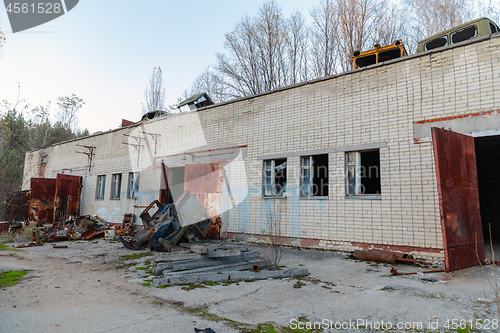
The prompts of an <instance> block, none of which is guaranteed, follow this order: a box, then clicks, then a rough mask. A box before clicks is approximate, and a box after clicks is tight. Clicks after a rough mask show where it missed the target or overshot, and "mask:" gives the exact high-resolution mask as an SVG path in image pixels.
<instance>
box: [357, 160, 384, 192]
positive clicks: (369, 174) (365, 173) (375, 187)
mask: <svg viewBox="0 0 500 333" xmlns="http://www.w3.org/2000/svg"><path fill="white" fill-rule="evenodd" d="M360 155H361V187H362V188H364V193H363V194H380V153H379V151H378V150H376V151H367V152H361V154H360Z"/></svg>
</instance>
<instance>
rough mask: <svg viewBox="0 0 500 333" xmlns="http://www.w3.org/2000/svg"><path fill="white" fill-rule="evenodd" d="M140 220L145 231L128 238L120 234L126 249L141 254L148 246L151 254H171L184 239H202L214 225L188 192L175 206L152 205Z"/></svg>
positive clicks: (145, 210)
mask: <svg viewBox="0 0 500 333" xmlns="http://www.w3.org/2000/svg"><path fill="white" fill-rule="evenodd" d="M155 207H156V210H155V212H154V213H153V214H151V212H152V211H153V210H154V209H155ZM140 217H141V220H142V224H143V226H144V230H140V231H138V232H137V233H135V234H134V235H131V236H128V237H127V236H125V235H121V234H120V233H118V239H119V240H120V241H121V242H122V244H123V246H125V247H126V248H129V249H134V250H139V249H141V248H143V247H145V246H146V245H147V244H149V246H150V247H151V249H152V250H155V251H162V252H169V251H170V250H171V249H172V247H173V246H175V245H176V244H177V243H179V242H180V241H181V240H182V239H185V240H186V241H188V242H191V241H193V240H197V239H198V238H201V237H202V236H204V235H205V233H206V232H207V230H208V229H209V228H210V225H211V224H212V220H211V219H210V216H209V214H208V213H207V211H206V209H205V207H203V205H202V204H201V202H200V201H199V200H198V199H197V198H196V197H195V196H194V195H192V194H191V193H190V192H189V191H184V192H183V193H182V194H181V196H180V197H179V198H178V199H177V200H176V202H175V203H173V204H168V205H167V204H163V203H161V202H159V201H158V200H155V201H153V202H151V204H149V206H148V207H146V209H144V211H143V212H142V213H141V215H140Z"/></svg>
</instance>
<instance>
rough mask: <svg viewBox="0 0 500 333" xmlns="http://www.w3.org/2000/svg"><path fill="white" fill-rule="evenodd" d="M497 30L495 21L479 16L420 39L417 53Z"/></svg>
mask: <svg viewBox="0 0 500 333" xmlns="http://www.w3.org/2000/svg"><path fill="white" fill-rule="evenodd" d="M499 31H500V28H499V27H498V25H496V23H494V22H493V21H491V20H490V19H488V18H486V17H481V18H478V19H476V20H473V21H470V22H467V23H464V24H461V25H459V26H458V27H455V28H452V29H449V30H446V31H443V32H440V33H438V34H435V35H433V36H430V37H427V38H425V39H422V40H421V41H419V42H418V45H417V53H418V52H424V51H428V50H432V49H436V48H438V47H442V46H446V45H451V44H456V43H459V42H463V41H465V40H469V39H473V38H477V37H481V36H487V35H491V34H494V33H496V32H499Z"/></svg>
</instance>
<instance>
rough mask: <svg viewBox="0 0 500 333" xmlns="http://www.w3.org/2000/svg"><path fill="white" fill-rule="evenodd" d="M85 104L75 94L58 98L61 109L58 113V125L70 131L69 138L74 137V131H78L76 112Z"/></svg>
mask: <svg viewBox="0 0 500 333" xmlns="http://www.w3.org/2000/svg"><path fill="white" fill-rule="evenodd" d="M84 104H85V102H84V101H83V100H82V99H81V98H79V97H78V96H76V95H75V94H71V96H69V97H68V96H60V97H58V98H57V106H59V111H58V112H57V113H56V126H60V127H62V128H63V129H64V130H66V131H67V132H68V133H69V135H70V137H68V138H67V139H72V138H73V137H74V135H73V133H76V131H77V129H78V115H77V114H76V113H77V112H78V110H80V109H81V108H82V107H83V105H84Z"/></svg>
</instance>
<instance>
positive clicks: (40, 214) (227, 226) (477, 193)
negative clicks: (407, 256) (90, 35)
mask: <svg viewBox="0 0 500 333" xmlns="http://www.w3.org/2000/svg"><path fill="white" fill-rule="evenodd" d="M499 86H500V33H497V34H493V35H490V36H485V37H480V38H476V39H473V40H469V41H465V42H461V43H458V44H453V45H448V46H444V47H441V48H436V49H433V50H430V51H425V52H420V53H417V54H414V55H409V56H402V57H400V58H397V59H394V60H391V61H387V62H380V63H376V64H373V65H370V66H365V67H362V68H358V69H355V70H351V71H348V72H345V73H342V74H338V75H333V76H329V77H324V78H320V79H316V80H313V81H309V82H306V83H302V84H298V85H295V86H290V87H286V88H282V89H278V90H274V91H270V92H266V93H262V94H259V95H255V96H250V97H247V98H242V99H238V100H233V101H229V102H225V103H220V104H215V105H208V106H204V105H203V104H200V107H199V108H195V107H194V108H193V110H192V111H190V112H185V113H178V114H168V115H163V116H162V117H158V118H154V119H151V120H148V121H144V122H140V123H137V124H133V123H131V122H125V123H124V125H123V126H122V127H120V128H117V129H114V130H110V131H107V132H102V133H98V134H94V135H91V136H89V137H85V138H81V139H77V140H73V141H68V142H62V143H59V144H55V145H53V146H51V147H48V148H45V149H41V150H37V151H33V152H29V153H28V154H27V155H26V162H25V168H24V180H23V183H24V187H23V189H24V190H28V189H31V191H32V193H31V196H32V198H35V199H37V200H38V201H37V202H39V203H40V204H39V205H34V206H33V207H32V211H31V214H32V215H34V217H33V218H36V219H43V220H44V221H45V222H52V221H54V220H58V219H65V218H67V217H68V216H69V215H73V214H81V215H95V214H97V215H99V216H100V217H101V218H103V219H105V220H106V221H108V222H121V221H122V218H123V215H124V214H125V213H133V214H136V215H138V214H140V212H141V211H142V210H143V209H144V207H146V206H148V205H149V204H150V203H151V202H152V201H153V200H155V199H158V200H160V201H162V202H172V201H174V200H176V198H177V197H179V195H180V194H181V193H182V192H183V191H185V190H188V191H190V193H192V194H194V195H196V196H197V197H198V198H199V199H200V201H201V202H202V203H203V204H204V205H205V208H206V210H207V212H208V213H209V214H210V216H211V217H212V219H213V221H216V224H217V225H219V228H220V229H219V231H218V232H219V234H220V236H221V237H234V238H240V239H247V240H250V241H262V240H266V238H267V237H268V235H269V232H270V230H269V220H270V219H274V220H279V221H280V226H281V229H280V235H281V236H282V237H283V238H282V239H283V240H284V242H285V244H289V245H292V246H304V247H312V248H322V249H335V250H348V251H352V250H355V249H368V248H378V249H388V250H394V251H402V252H406V253H411V254H413V255H416V256H418V257H422V258H434V259H439V260H445V261H446V267H447V269H448V270H456V269H460V268H463V267H468V266H472V265H476V264H477V257H478V256H479V257H481V258H484V248H483V246H484V245H483V244H484V242H483V234H484V237H485V238H484V240H487V237H488V231H487V230H488V224H491V228H492V233H493V237H498V236H500V214H498V213H497V209H498V206H496V205H497V203H498V202H499V200H500V190H499V189H500V186H499V185H500V172H499V171H500V170H499V169H500V114H499V113H500V94H495V90H496V89H498V87H499ZM127 125H128V126H127ZM54 198H55V199H54ZM32 200H33V199H32ZM44 200H45V201H44ZM51 200H52V201H54V200H55V203H54V204H53V206H52V210H50V208H49V207H48V206H47V207H45V208H44V206H43V203H44V202H50V201H51ZM270 212H271V213H270ZM481 221H482V222H481ZM137 222H138V220H137Z"/></svg>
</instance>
